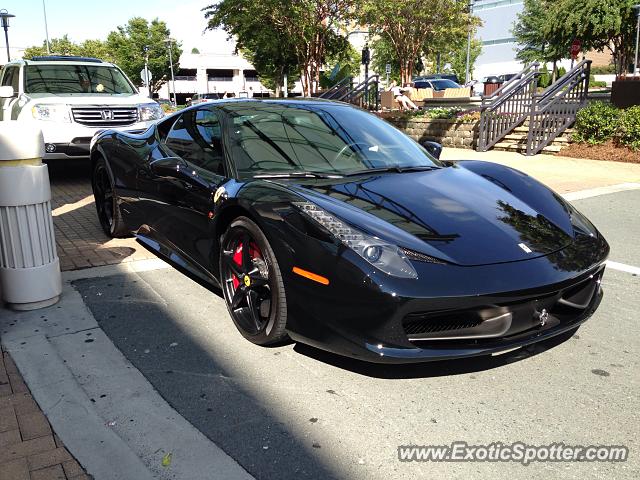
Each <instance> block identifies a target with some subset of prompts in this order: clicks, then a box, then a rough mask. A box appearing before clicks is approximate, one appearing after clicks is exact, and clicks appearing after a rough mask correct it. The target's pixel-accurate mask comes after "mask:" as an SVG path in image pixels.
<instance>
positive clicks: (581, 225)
mask: <svg viewBox="0 0 640 480" xmlns="http://www.w3.org/2000/svg"><path fill="white" fill-rule="evenodd" d="M569 215H570V217H571V225H572V226H573V230H574V232H576V233H578V234H580V235H587V236H589V237H595V236H596V235H597V233H598V231H597V230H596V227H594V226H593V224H592V223H591V222H590V221H589V220H588V219H587V217H585V216H584V215H582V214H581V213H580V212H579V211H578V210H576V209H575V207H574V206H573V205H569Z"/></svg>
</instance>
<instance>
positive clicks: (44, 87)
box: [25, 64, 135, 95]
mask: <svg viewBox="0 0 640 480" xmlns="http://www.w3.org/2000/svg"><path fill="white" fill-rule="evenodd" d="M25 92H26V93H54V94H71V93H96V94H107V95H109V94H111V95H112V94H129V95H131V94H133V93H135V91H134V89H133V87H132V86H131V84H130V83H129V81H128V80H127V79H126V77H125V76H124V75H123V74H122V72H120V70H118V69H117V68H115V67H112V66H102V65H68V64H66V65H65V64H60V65H27V66H26V67H25Z"/></svg>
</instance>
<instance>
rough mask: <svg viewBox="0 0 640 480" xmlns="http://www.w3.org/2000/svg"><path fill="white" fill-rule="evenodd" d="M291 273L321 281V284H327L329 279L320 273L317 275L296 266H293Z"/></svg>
mask: <svg viewBox="0 0 640 480" xmlns="http://www.w3.org/2000/svg"><path fill="white" fill-rule="evenodd" d="M293 273H295V274H297V275H300V276H301V277H304V278H308V279H309V280H313V281H314V282H318V283H321V284H322V285H329V279H328V278H326V277H323V276H322V275H317V274H315V273H312V272H308V271H306V270H303V269H301V268H298V267H293Z"/></svg>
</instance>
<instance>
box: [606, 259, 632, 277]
mask: <svg viewBox="0 0 640 480" xmlns="http://www.w3.org/2000/svg"><path fill="white" fill-rule="evenodd" d="M605 263H606V264H607V268H613V269H614V270H619V271H621V272H627V273H631V274H633V275H640V267H634V266H633V265H627V264H625V263H618V262H612V261H611V260H607V261H606V262H605Z"/></svg>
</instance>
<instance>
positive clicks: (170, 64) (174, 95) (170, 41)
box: [165, 38, 209, 107]
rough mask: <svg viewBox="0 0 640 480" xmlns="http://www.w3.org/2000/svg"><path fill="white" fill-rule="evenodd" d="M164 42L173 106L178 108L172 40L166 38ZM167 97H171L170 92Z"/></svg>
mask: <svg viewBox="0 0 640 480" xmlns="http://www.w3.org/2000/svg"><path fill="white" fill-rule="evenodd" d="M165 42H166V43H167V44H168V46H169V67H170V68H171V88H172V89H173V106H174V107H177V106H178V98H177V97H176V77H175V76H174V75H173V54H172V52H171V50H172V48H171V45H172V40H171V38H167V40H165ZM207 88H209V82H208V81H207ZM169 97H171V92H169Z"/></svg>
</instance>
